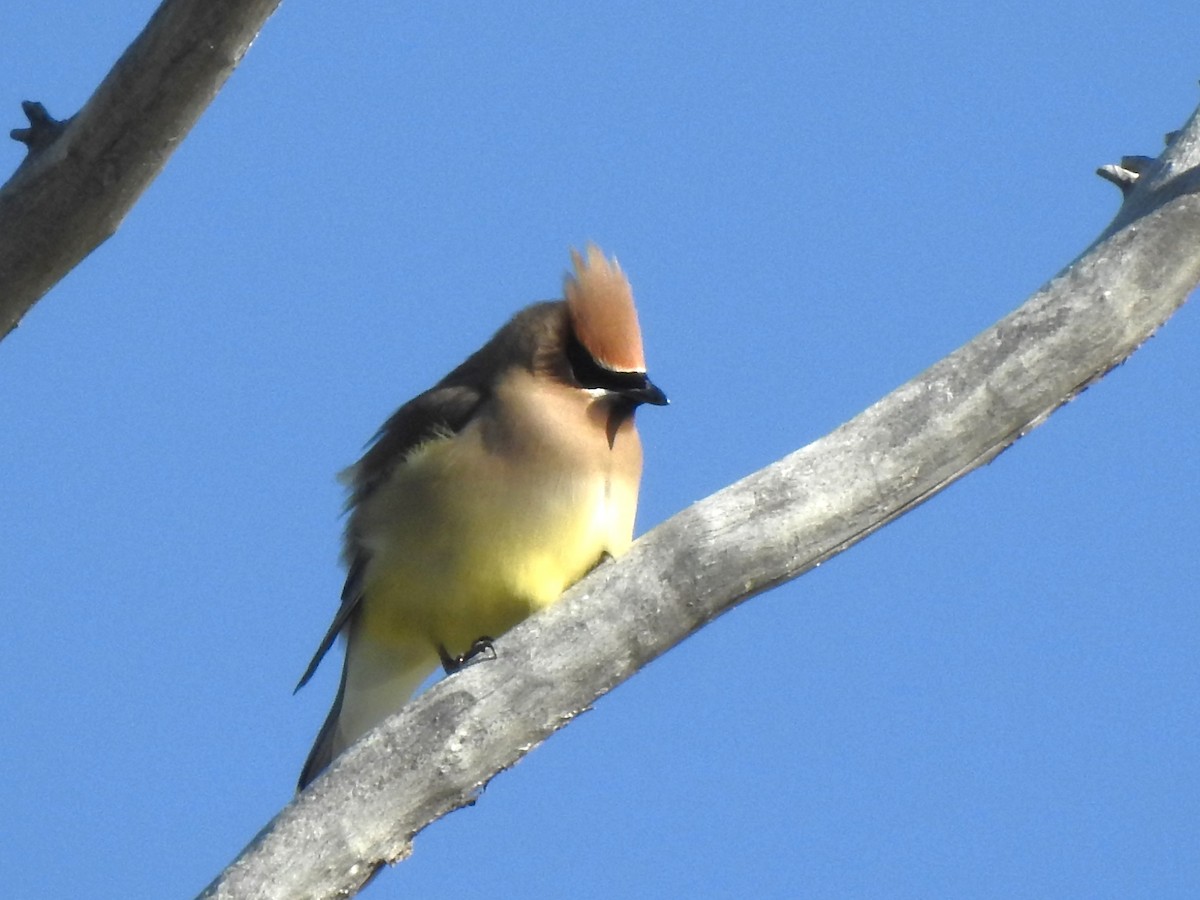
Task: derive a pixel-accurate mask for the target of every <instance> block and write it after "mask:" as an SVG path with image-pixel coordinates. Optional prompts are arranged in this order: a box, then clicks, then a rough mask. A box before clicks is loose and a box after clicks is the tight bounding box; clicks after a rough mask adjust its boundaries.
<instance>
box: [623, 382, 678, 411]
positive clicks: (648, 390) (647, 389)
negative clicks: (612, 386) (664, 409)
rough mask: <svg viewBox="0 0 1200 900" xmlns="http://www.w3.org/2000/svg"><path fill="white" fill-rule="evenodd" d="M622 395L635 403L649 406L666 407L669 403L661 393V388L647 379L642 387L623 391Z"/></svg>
mask: <svg viewBox="0 0 1200 900" xmlns="http://www.w3.org/2000/svg"><path fill="white" fill-rule="evenodd" d="M624 394H625V396H626V397H628V398H629V399H630V400H632V401H634V402H635V403H649V404H650V405H651V406H666V405H667V404H668V403H670V402H671V401H670V400H668V399H667V395H666V394H664V393H663V392H662V388H660V387H659V386H658V385H656V384H655V383H654V382H653V381H651V380H650V379H649V378H647V379H646V383H645V384H644V385H643V386H642V387H640V388H634V389H633V390H630V391H625V392H624Z"/></svg>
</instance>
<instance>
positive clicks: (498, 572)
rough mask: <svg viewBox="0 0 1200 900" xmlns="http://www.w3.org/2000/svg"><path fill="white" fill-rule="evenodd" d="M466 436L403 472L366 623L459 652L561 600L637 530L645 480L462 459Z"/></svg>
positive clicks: (392, 493)
mask: <svg viewBox="0 0 1200 900" xmlns="http://www.w3.org/2000/svg"><path fill="white" fill-rule="evenodd" d="M454 445H455V442H454V441H444V442H434V443H433V444H430V445H428V447H426V448H422V450H420V451H418V454H417V455H416V456H414V457H412V458H410V459H409V460H408V461H407V462H406V463H405V464H404V466H403V467H402V468H403V472H401V473H399V474H398V475H397V476H396V477H394V478H393V481H392V484H391V485H389V489H388V490H389V495H388V497H387V498H386V502H385V503H384V504H383V505H382V507H381V509H380V510H379V512H378V514H377V517H376V525H377V527H376V528H375V529H374V531H375V534H374V536H373V537H372V538H371V539H370V542H369V546H368V550H369V552H370V563H369V567H368V569H367V572H366V578H365V584H364V587H365V591H364V598H363V607H362V612H361V616H362V618H361V620H360V623H359V627H360V628H361V629H363V630H364V631H365V632H366V634H368V635H369V636H370V638H371V639H372V640H375V641H377V642H380V643H395V644H397V645H403V644H406V643H408V644H411V642H412V641H413V640H414V638H416V639H420V640H423V641H428V643H429V645H430V646H432V647H437V646H442V647H444V648H445V649H446V650H447V651H448V652H449V653H450V654H452V655H457V654H461V653H465V652H466V651H467V649H468V648H469V647H470V645H471V644H472V642H473V641H475V640H476V639H477V638H479V637H481V636H484V635H486V636H489V637H497V636H499V635H500V634H502V633H504V632H505V631H507V630H508V629H509V628H511V627H512V626H513V625H515V624H517V623H518V622H520V621H521V620H522V619H524V618H526V617H527V616H529V615H530V614H531V613H533V612H535V611H537V610H538V609H541V608H543V607H545V606H548V605H549V604H550V603H553V602H554V601H555V600H557V599H558V597H559V596H560V595H561V594H562V592H563V591H564V590H565V589H566V588H567V587H569V586H570V585H571V584H573V583H574V582H575V581H577V580H579V579H580V578H581V577H582V576H583V575H585V574H586V573H587V572H588V571H589V570H590V569H591V568H592V567H593V566H594V565H595V564H596V563H597V561H599V559H600V558H601V557H602V555H603V554H605V553H608V554H611V555H613V556H617V555H619V554H620V553H623V552H624V551H625V549H626V548H627V547H628V546H629V543H630V541H631V539H632V533H633V513H634V508H635V504H636V499H637V497H636V485H628V484H623V483H621V482H613V481H611V480H610V479H609V478H608V477H607V475H606V473H584V474H581V473H578V472H575V473H571V474H568V473H565V472H557V473H556V472H547V471H542V470H539V471H535V472H529V471H523V470H515V471H514V470H511V469H506V468H505V463H504V461H503V460H498V461H495V463H494V465H491V466H490V467H481V466H479V465H477V464H476V465H472V466H470V467H460V466H458V465H457V464H456V463H457V459H456V451H455V448H454Z"/></svg>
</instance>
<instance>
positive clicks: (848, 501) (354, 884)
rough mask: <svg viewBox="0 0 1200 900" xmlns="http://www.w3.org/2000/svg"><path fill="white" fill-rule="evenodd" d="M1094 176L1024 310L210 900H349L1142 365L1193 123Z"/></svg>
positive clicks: (599, 590)
mask: <svg viewBox="0 0 1200 900" xmlns="http://www.w3.org/2000/svg"><path fill="white" fill-rule="evenodd" d="M1198 115H1200V111H1198V112H1197V114H1194V115H1193V117H1192V120H1191V121H1190V122H1189V123H1188V125H1187V127H1186V128H1185V129H1184V130H1183V131H1182V132H1180V133H1178V134H1176V135H1174V136H1173V138H1174V139H1173V141H1172V143H1171V145H1170V146H1169V147H1168V149H1167V151H1166V152H1165V153H1164V155H1163V156H1162V157H1161V158H1160V159H1159V160H1157V161H1150V160H1145V159H1140V158H1133V157H1131V158H1129V159H1128V160H1126V161H1123V165H1122V166H1119V167H1117V166H1114V167H1107V168H1106V169H1105V170H1104V172H1103V173H1102V174H1104V175H1105V177H1107V178H1109V180H1112V181H1114V182H1116V183H1118V184H1119V185H1121V187H1122V190H1123V192H1124V193H1125V202H1124V203H1123V204H1122V206H1121V209H1120V211H1119V212H1118V214H1117V217H1116V218H1115V220H1114V221H1113V223H1112V224H1111V225H1110V226H1109V227H1108V228H1107V229H1106V230H1105V231H1104V232H1103V233H1102V234H1101V236H1100V237H1099V238H1098V239H1097V241H1096V242H1095V243H1094V244H1093V245H1092V246H1091V247H1090V248H1088V249H1087V250H1086V251H1084V253H1083V254H1082V255H1081V256H1080V257H1079V258H1078V259H1076V260H1075V262H1074V263H1072V264H1071V265H1070V266H1068V267H1067V268H1066V269H1065V270H1063V271H1062V272H1061V273H1059V274H1058V275H1057V276H1055V277H1054V278H1053V279H1051V280H1050V282H1049V283H1047V284H1046V285H1045V286H1044V287H1043V288H1042V289H1041V290H1039V291H1038V292H1037V293H1036V294H1034V295H1033V296H1032V297H1031V298H1030V299H1029V300H1028V301H1027V302H1026V303H1025V304H1024V305H1023V306H1021V307H1020V308H1019V309H1018V310H1017V311H1016V312H1014V313H1012V314H1011V315H1009V316H1007V317H1006V318H1004V319H1003V320H1001V321H1000V322H998V323H996V325H994V326H993V327H991V328H989V329H988V330H987V331H985V332H983V333H982V334H980V335H979V336H978V337H976V338H975V339H974V340H972V341H971V342H970V343H968V344H966V345H965V346H963V347H961V348H960V349H958V350H957V351H955V352H954V353H952V354H951V355H950V356H948V357H946V358H945V359H943V360H941V361H940V362H938V363H937V364H936V365H934V366H932V367H930V368H929V369H928V370H927V371H925V372H924V373H922V374H921V375H920V376H918V377H917V378H914V379H913V380H912V381H910V382H908V383H907V384H904V385H902V386H901V387H899V388H897V389H896V390H895V391H893V392H892V393H891V394H889V395H888V396H886V397H884V398H883V399H882V400H880V401H879V402H878V403H876V404H875V405H874V406H872V407H870V408H869V409H867V410H866V411H864V412H863V413H861V414H860V415H858V416H856V417H855V418H854V419H852V420H851V421H849V422H847V423H846V424H845V425H843V426H841V427H840V428H838V429H837V430H835V431H833V432H832V433H830V434H828V435H826V436H825V437H823V438H821V439H820V440H818V441H815V442H813V443H812V444H810V445H809V446H807V447H804V448H802V449H800V450H797V451H796V452H795V453H792V454H791V455H789V456H787V457H786V458H784V459H782V460H780V461H779V462H777V463H774V464H773V465H771V466H768V467H767V468H765V469H762V470H761V471H759V472H756V473H754V474H753V475H750V476H748V477H747V478H745V479H743V480H742V481H740V482H738V483H737V484H734V485H732V486H731V487H728V488H726V489H724V490H722V491H720V492H718V493H717V494H714V495H713V496H711V497H709V498H707V499H705V500H702V501H700V502H699V503H697V504H695V505H694V506H692V507H691V508H689V509H687V510H685V511H684V512H682V513H680V514H679V515H677V516H675V517H673V518H672V519H670V520H668V521H667V522H665V523H663V524H662V525H660V526H659V527H657V528H655V529H654V530H653V531H651V532H650V533H649V534H647V535H646V536H645V537H643V538H642V539H641V540H639V541H637V542H636V543H635V544H634V547H633V549H632V550H631V552H630V553H629V554H628V556H626V557H624V558H622V559H621V560H620V561H618V562H616V563H613V564H611V565H608V566H604V567H602V568H601V569H600V570H598V571H597V572H595V573H593V574H592V575H591V576H589V577H588V578H586V579H585V580H584V581H583V582H581V583H580V584H578V585H576V586H575V587H574V588H573V589H572V590H570V591H569V592H568V593H567V595H566V596H565V597H564V598H563V600H562V601H561V602H560V603H558V604H556V605H555V606H553V607H551V608H550V609H549V610H547V611H546V612H544V613H541V614H539V615H536V616H534V617H533V618H532V619H530V620H528V621H527V622H525V623H524V624H522V625H520V626H518V627H517V628H516V629H514V630H513V631H511V632H509V633H508V634H507V635H505V636H504V637H503V638H501V639H500V640H499V641H497V642H496V650H497V653H498V658H497V659H495V660H493V661H489V662H487V663H486V664H481V665H476V666H472V667H470V668H468V669H466V670H465V671H463V672H461V673H459V674H457V675H454V676H452V677H450V678H447V679H445V680H444V681H442V682H441V683H439V684H438V685H436V686H434V687H433V688H432V689H430V690H429V691H428V692H426V693H425V694H424V695H422V696H421V697H418V698H417V699H416V700H415V701H414V702H412V703H411V704H409V705H408V706H406V707H405V708H404V709H402V710H401V711H400V712H399V713H397V714H396V715H394V716H392V717H390V718H389V719H387V720H386V721H385V722H384V723H383V724H382V725H381V726H380V727H378V728H377V729H375V730H374V731H372V732H371V733H370V734H369V735H367V736H366V737H365V738H364V739H363V740H362V741H361V742H360V743H358V744H357V745H355V746H354V747H352V748H350V750H348V751H347V752H346V753H345V754H343V755H342V757H341V758H340V759H338V760H337V761H335V762H334V764H333V765H332V766H331V768H330V769H329V771H328V772H327V773H326V774H325V775H324V776H322V777H321V778H319V779H318V780H317V781H316V782H314V783H313V785H312V786H311V787H310V788H309V790H307V791H305V792H304V793H303V794H302V795H300V796H299V797H297V798H296V799H295V800H294V801H293V802H292V803H291V804H289V805H288V806H287V807H286V808H285V809H284V810H283V811H282V812H280V813H279V815H278V816H276V818H275V819H274V820H273V821H272V822H271V823H269V824H268V825H267V826H266V828H264V829H263V830H262V832H260V833H259V834H258V836H257V837H255V839H254V841H253V842H252V843H251V844H250V845H249V846H248V847H247V848H246V849H245V850H244V851H243V853H242V855H241V856H239V857H238V859H237V860H235V861H234V862H233V864H232V865H230V867H229V868H228V869H227V870H226V871H225V872H223V873H222V874H221V875H220V876H219V877H218V878H217V879H216V880H215V881H214V882H213V883H212V884H211V885H210V886H209V887H208V888H207V890H206V891H205V892H204V894H203V895H202V897H205V898H252V897H253V898H281V900H282V898H316V897H321V898H324V897H335V896H349V895H351V894H353V893H355V892H356V891H357V890H358V889H359V888H360V887H361V886H362V885H363V884H364V883H365V882H366V881H367V880H369V878H370V877H371V875H372V874H373V873H374V872H375V871H376V870H377V869H378V868H379V867H380V866H382V865H383V864H384V863H386V862H394V861H397V860H400V859H403V858H404V857H405V856H407V855H408V853H409V852H410V849H411V839H412V837H413V835H415V834H416V833H417V832H418V831H420V830H421V829H422V828H424V827H425V826H426V825H428V824H429V823H430V822H432V821H434V820H435V819H437V818H439V817H440V816H443V815H445V814H446V813H447V812H450V811H451V810H454V809H456V808H458V807H461V806H465V805H468V804H470V803H471V802H472V801H473V799H474V798H475V797H476V796H477V795H478V793H479V791H480V789H481V788H482V787H483V786H484V785H486V784H487V782H488V780H489V779H491V778H492V777H493V776H494V775H495V774H497V773H498V772H500V771H503V770H504V769H506V768H508V767H509V766H511V765H513V763H515V762H516V761H517V760H518V759H519V758H520V757H521V756H523V755H524V754H526V753H528V752H529V751H530V750H531V749H532V748H533V747H536V746H537V745H538V744H539V743H541V742H542V741H543V740H545V739H546V738H547V737H548V736H549V735H550V734H552V733H553V732H554V731H556V730H558V729H559V728H561V727H563V726H564V725H566V724H567V723H568V722H570V721H571V719H572V718H574V717H575V716H576V715H578V714H579V713H580V712H581V711H582V710H585V709H587V708H588V706H589V705H590V704H592V703H593V702H594V701H595V700H596V698H597V697H599V696H601V695H602V694H604V693H606V692H607V691H609V690H611V689H612V688H613V687H615V686H616V685H618V684H620V683H621V682H622V681H624V680H625V679H627V678H629V677H630V676H631V675H633V674H634V673H635V672H636V671H637V670H638V669H640V668H641V667H642V666H644V665H645V664H646V663H647V662H649V661H650V660H652V659H654V658H655V657H656V656H658V655H659V654H661V653H664V652H666V651H667V650H668V649H670V648H671V647H672V646H674V645H675V644H677V643H679V642H680V641H682V640H683V639H684V638H685V637H687V636H688V635H689V634H691V633H692V632H694V631H695V630H696V629H698V628H700V627H701V626H703V625H704V624H706V623H707V622H710V621H712V620H713V619H715V618H716V617H717V616H719V615H720V614H721V613H723V612H725V611H726V610H728V609H730V608H732V607H733V606H735V605H736V604H738V603H740V602H742V601H743V600H745V599H747V598H748V597H751V596H753V595H754V594H756V593H759V592H760V591H764V590H766V589H768V588H770V587H772V586H774V585H777V584H779V583H781V582H783V581H786V580H788V579H791V578H794V577H796V576H797V575H800V574H802V573H803V572H805V571H807V570H809V569H811V568H813V567H815V566H818V565H820V564H821V563H822V562H824V561H825V560H827V559H829V558H830V557H832V556H833V555H834V554H836V553H839V552H841V551H842V550H844V549H846V548H847V547H849V546H851V545H852V544H854V543H856V542H858V541H860V540H862V539H863V538H864V537H866V536H867V535H869V534H870V533H871V532H873V531H875V530H876V529H878V528H880V527H882V526H883V525H885V524H887V523H888V522H890V521H891V520H892V519H894V518H896V517H897V516H900V515H902V514H903V513H905V512H907V511H908V510H910V509H912V508H914V507H915V506H917V505H918V504H920V503H922V502H924V501H925V500H927V499H929V498H930V497H932V496H933V495H934V494H936V493H937V492H938V491H940V490H942V489H943V488H945V487H946V486H947V485H949V484H950V483H951V482H953V481H955V480H956V479H958V478H961V477H962V476H963V475H965V474H966V473H968V472H970V471H971V470H972V469H975V468H977V467H979V466H980V465H982V464H984V463H986V462H989V461H990V460H992V459H994V458H995V457H996V455H997V454H999V453H1000V452H1001V451H1002V450H1004V449H1005V448H1006V447H1008V446H1010V445H1011V444H1012V443H1013V442H1014V441H1016V440H1017V439H1018V438H1019V437H1021V436H1022V435H1024V434H1026V433H1027V432H1029V431H1030V430H1031V429H1033V428H1035V427H1036V426H1037V425H1039V424H1041V423H1042V422H1043V421H1045V419H1046V418H1047V417H1048V416H1049V415H1050V413H1052V412H1053V411H1054V410H1055V409H1057V408H1058V407H1059V406H1061V405H1062V404H1063V403H1066V402H1067V401H1068V400H1071V399H1072V398H1074V397H1075V396H1076V395H1078V394H1079V393H1080V392H1081V391H1082V390H1083V389H1084V388H1086V387H1087V386H1088V385H1089V384H1091V383H1092V382H1093V381H1095V380H1096V379H1098V378H1100V377H1102V376H1103V375H1104V374H1105V373H1106V372H1108V371H1109V370H1110V369H1112V368H1113V367H1114V366H1116V365H1117V364H1118V363H1120V362H1121V361H1122V360H1124V359H1125V358H1126V357H1128V356H1129V354H1131V353H1132V352H1133V351H1134V350H1136V349H1137V348H1138V347H1139V346H1140V345H1141V344H1142V343H1143V342H1144V341H1145V340H1146V339H1147V338H1148V337H1150V336H1151V335H1152V334H1153V333H1154V331H1155V330H1156V329H1157V328H1158V327H1159V325H1161V324H1162V323H1163V322H1164V321H1165V320H1166V319H1167V318H1168V317H1169V316H1170V315H1171V314H1172V313H1173V312H1174V311H1175V310H1176V309H1177V308H1178V307H1179V306H1180V305H1181V304H1182V303H1183V302H1184V300H1185V299H1186V298H1187V296H1188V294H1189V293H1190V292H1191V290H1192V289H1193V288H1194V287H1195V285H1196V283H1197V282H1198V281H1200V198H1198V197H1197V189H1198V186H1200V169H1197V163H1198V162H1200V119H1198V118H1197V116H1198Z"/></svg>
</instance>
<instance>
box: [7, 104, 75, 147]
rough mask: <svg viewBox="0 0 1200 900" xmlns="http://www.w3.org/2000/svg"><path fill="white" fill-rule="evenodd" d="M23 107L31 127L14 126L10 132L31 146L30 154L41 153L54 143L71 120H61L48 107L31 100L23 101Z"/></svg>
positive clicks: (14, 138) (18, 139)
mask: <svg viewBox="0 0 1200 900" xmlns="http://www.w3.org/2000/svg"><path fill="white" fill-rule="evenodd" d="M21 109H23V110H24V111H25V117H26V118H27V119H29V127H28V128H14V129H13V130H12V131H10V132H9V134H10V135H11V136H12V139H13V140H14V141H20V142H21V143H22V144H24V145H25V146H26V147H28V148H29V156H33V155H35V154H37V153H40V152H42V151H43V150H45V149H46V148H47V147H49V146H50V145H51V144H53V143H54V142H55V140H57V139H58V136H59V135H60V134H62V133H63V131H64V130H66V127H67V121H70V120H67V121H59V120H58V119H56V118H54V117H53V116H52V115H50V113H48V112H46V107H44V106H42V104H40V103H34V102H33V101H30V100H23V101H21ZM26 158H28V157H26Z"/></svg>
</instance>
